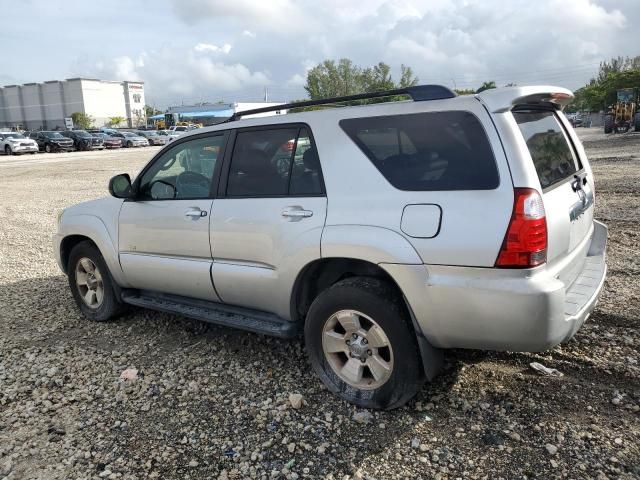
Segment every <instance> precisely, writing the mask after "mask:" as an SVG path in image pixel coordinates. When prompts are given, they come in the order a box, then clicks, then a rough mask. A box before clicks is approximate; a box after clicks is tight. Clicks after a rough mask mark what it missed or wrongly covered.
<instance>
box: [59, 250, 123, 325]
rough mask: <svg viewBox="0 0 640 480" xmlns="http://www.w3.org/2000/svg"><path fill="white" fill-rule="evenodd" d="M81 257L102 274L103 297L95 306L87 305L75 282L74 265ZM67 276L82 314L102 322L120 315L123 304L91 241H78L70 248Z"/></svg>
mask: <svg viewBox="0 0 640 480" xmlns="http://www.w3.org/2000/svg"><path fill="white" fill-rule="evenodd" d="M82 258H88V259H89V260H91V261H92V262H93V263H94V264H95V265H96V266H97V267H98V269H99V270H100V273H101V276H102V285H103V289H104V297H103V300H102V303H101V304H100V306H98V307H97V308H91V307H89V306H88V305H87V304H86V303H85V302H84V300H83V299H82V297H81V294H80V290H79V287H78V286H77V284H76V266H77V265H78V263H79V261H80V260H81V259H82ZM67 276H68V279H69V287H70V288H71V294H72V295H73V298H74V300H75V301H76V304H77V305H78V308H80V311H81V312H82V314H83V315H84V316H85V317H87V318H88V319H89V320H91V321H93V322H103V321H105V320H109V319H111V318H114V317H116V316H118V315H120V314H121V313H122V312H123V311H124V305H123V304H122V303H121V302H120V300H119V298H118V297H117V295H116V291H115V289H114V285H115V283H114V281H113V279H112V278H111V274H110V273H109V268H108V267H107V264H106V262H105V261H104V258H102V254H101V253H100V251H99V250H98V248H97V247H96V246H95V245H94V244H93V243H91V242H89V241H85V242H80V243H79V244H77V245H76V246H75V247H73V249H72V250H71V254H70V255H69V263H68V265H67Z"/></svg>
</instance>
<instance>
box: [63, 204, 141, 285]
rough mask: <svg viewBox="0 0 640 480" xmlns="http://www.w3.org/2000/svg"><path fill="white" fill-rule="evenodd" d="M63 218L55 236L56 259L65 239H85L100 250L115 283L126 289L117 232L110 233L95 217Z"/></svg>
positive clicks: (75, 216)
mask: <svg viewBox="0 0 640 480" xmlns="http://www.w3.org/2000/svg"><path fill="white" fill-rule="evenodd" d="M63 218H64V221H63V222H62V223H61V225H60V227H59V230H58V234H57V235H56V248H57V251H56V256H57V258H60V255H61V251H60V248H61V244H62V242H63V241H64V239H65V238H67V237H69V236H72V235H81V236H83V237H87V238H89V239H90V240H91V241H92V242H93V243H95V244H96V246H97V247H98V249H99V250H100V253H101V254H102V257H103V258H104V260H105V262H106V264H107V267H109V272H110V273H111V276H112V277H113V279H114V280H115V282H116V283H117V284H118V285H120V286H121V287H128V286H129V285H128V283H127V281H126V279H125V276H124V274H123V272H122V267H121V266H120V260H119V257H118V239H117V232H114V233H111V232H110V231H109V229H108V228H107V226H106V225H105V224H104V222H103V221H102V219H101V218H100V217H97V216H95V215H89V214H76V215H64V217H63ZM114 237H115V238H114ZM59 263H60V262H59ZM61 267H62V265H61Z"/></svg>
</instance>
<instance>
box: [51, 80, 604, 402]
mask: <svg viewBox="0 0 640 480" xmlns="http://www.w3.org/2000/svg"><path fill="white" fill-rule="evenodd" d="M390 95H406V96H408V97H410V98H411V100H408V101H396V102H389V103H373V104H369V105H365V106H355V107H343V108H331V109H325V110H320V111H306V112H301V113H290V114H286V115H276V116H262V117H259V118H250V119H244V120H239V119H238V118H236V117H232V118H231V119H230V121H228V122H225V123H223V124H220V125H216V126H214V127H210V128H204V129H198V130H195V131H193V132H189V133H185V134H184V135H183V136H181V137H180V138H178V139H176V140H175V141H173V142H171V143H170V144H168V145H167V146H165V147H164V148H163V149H162V150H161V151H160V152H159V153H157V154H156V155H155V156H154V157H153V159H152V160H151V161H150V162H149V163H148V165H147V166H146V167H144V169H143V170H142V171H141V172H140V173H139V175H138V176H137V177H136V178H135V180H134V181H131V179H130V177H129V176H128V175H126V174H123V175H118V176H116V177H114V178H112V179H111V181H110V184H109V191H110V193H111V196H110V197H108V198H103V199H100V200H94V201H90V202H86V203H83V204H80V205H76V206H73V207H70V208H67V209H66V210H64V211H63V212H62V213H61V214H60V217H59V220H58V232H57V234H56V235H55V240H54V243H55V255H56V257H57V260H58V263H59V265H60V267H61V268H62V270H63V271H64V272H65V273H66V274H67V275H68V278H69V285H70V287H71V291H72V293H73V296H74V298H75V300H76V302H77V304H78V306H79V308H80V310H81V311H82V312H83V313H84V315H85V316H86V317H88V318H89V319H90V320H94V321H103V320H107V319H109V318H112V317H114V316H116V315H118V314H120V313H121V312H122V311H123V308H124V307H125V306H127V305H134V306H138V307H146V308H150V309H155V310H158V311H164V312H170V313H175V314H179V315H184V316H188V317H192V318H196V319H200V320H204V321H208V322H213V323H217V324H221V325H226V326H232V327H238V328H242V329H245V330H248V331H252V332H258V333H264V334H268V335H275V336H279V337H294V336H296V335H297V334H298V333H299V332H303V333H304V339H305V343H306V349H307V352H308V355H309V358H310V361H311V364H312V365H313V368H314V369H315V371H316V373H317V374H318V375H319V377H320V378H321V379H322V381H323V382H324V383H325V385H326V386H327V387H328V388H329V389H330V390H331V391H332V392H335V393H336V394H338V395H339V396H341V397H342V398H344V399H346V400H347V401H349V402H352V403H354V404H356V405H359V406H362V407H372V408H393V407H397V406H400V405H402V404H403V403H405V402H406V401H407V400H409V399H410V398H411V397H412V396H413V395H414V394H415V393H416V392H417V391H418V389H419V388H420V386H421V384H422V382H423V381H424V380H430V379H431V378H433V376H434V375H435V374H436V373H437V372H438V370H439V368H440V365H441V361H442V351H443V349H448V348H477V349H492V350H511V351H540V350H545V349H548V348H550V347H553V346H554V345H557V344H558V343H560V342H565V341H567V340H569V339H570V338H571V337H572V336H573V335H574V334H575V333H576V331H577V330H578V328H580V326H581V325H582V324H583V322H584V321H585V320H586V318H587V317H588V316H589V314H590V313H591V311H592V310H593V308H594V306H595V305H596V302H597V299H598V295H599V293H600V290H601V289H602V285H603V282H604V278H605V274H606V264H605V247H606V239H607V229H606V227H605V226H604V225H603V224H602V223H600V222H597V221H595V220H594V219H593V211H594V178H593V174H592V172H591V169H590V167H589V163H588V161H587V157H586V155H585V152H584V149H583V148H582V145H581V143H580V141H579V140H578V137H577V136H576V134H575V132H574V131H573V129H572V128H571V125H570V124H569V122H568V120H567V119H566V117H565V116H564V115H562V114H561V108H562V106H563V105H564V104H566V102H568V101H569V100H570V99H571V98H572V94H571V92H569V91H568V90H565V89H562V88H557V87H544V86H543V87H513V88H499V89H494V90H488V91H485V92H482V93H480V94H477V95H469V96H455V94H453V93H452V92H451V91H450V90H448V89H447V88H445V87H441V86H435V85H431V86H429V85H427V86H418V87H410V88H407V89H401V90H394V91H388V92H379V93H376V94H368V95H356V96H350V97H340V98H337V99H336V98H334V99H329V100H326V101H313V102H302V103H299V104H291V105H285V106H283V105H280V106H278V107H277V109H278V110H285V109H288V108H293V107H296V106H298V107H299V106H308V105H317V104H322V103H334V104H335V103H337V102H344V101H352V100H359V99H362V98H366V99H369V98H372V97H375V98H377V97H382V96H390ZM275 108H276V107H269V108H264V109H257V110H252V111H248V112H243V113H241V114H237V115H249V114H259V113H265V112H267V111H269V110H273V109H275Z"/></svg>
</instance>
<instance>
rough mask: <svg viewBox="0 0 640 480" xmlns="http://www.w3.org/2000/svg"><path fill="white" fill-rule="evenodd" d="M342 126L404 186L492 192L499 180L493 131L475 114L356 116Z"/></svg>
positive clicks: (381, 168) (395, 183) (392, 179)
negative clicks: (491, 136)
mask: <svg viewBox="0 0 640 480" xmlns="http://www.w3.org/2000/svg"><path fill="white" fill-rule="evenodd" d="M340 126H341V127H342V129H343V130H344V131H345V132H346V133H347V135H349V137H350V138H351V140H352V141H353V142H354V143H355V144H356V145H357V146H358V147H359V148H360V150H362V152H363V153H364V154H365V155H366V156H367V157H369V160H371V162H372V163H373V164H374V165H375V166H376V168H377V169H378V170H379V171H380V173H382V175H384V177H385V178H386V179H387V180H388V181H389V182H390V183H391V184H392V185H393V186H394V187H396V188H398V189H400V190H409V191H438V190H492V189H494V188H496V187H497V186H498V184H499V181H500V179H499V176H498V169H497V166H496V162H495V157H494V156H493V151H492V149H491V145H490V143H489V139H488V138H487V134H486V133H485V131H484V129H483V127H482V125H481V124H480V121H479V120H478V119H477V118H476V116H475V115H473V114H472V113H470V112H464V111H450V112H425V113H415V114H407V115H389V116H380V117H363V118H350V119H345V120H341V121H340Z"/></svg>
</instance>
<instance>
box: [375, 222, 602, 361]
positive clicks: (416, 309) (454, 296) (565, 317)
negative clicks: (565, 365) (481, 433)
mask: <svg viewBox="0 0 640 480" xmlns="http://www.w3.org/2000/svg"><path fill="white" fill-rule="evenodd" d="M587 241H588V242H589V245H588V249H587V255H586V259H585V262H584V265H583V267H582V270H581V271H580V272H579V273H578V275H577V276H576V277H575V280H574V281H573V282H572V283H571V284H570V285H567V284H565V283H564V282H563V281H561V280H560V279H559V278H558V275H555V274H554V273H553V272H550V271H548V270H547V269H545V268H544V267H542V268H538V269H533V270H528V271H524V270H502V269H495V268H473V267H448V266H431V265H428V266H421V265H398V264H382V265H381V266H382V267H383V268H384V269H385V270H387V272H389V273H390V274H391V276H392V277H393V278H394V279H395V280H396V282H397V283H398V285H399V286H400V288H401V289H402V291H403V292H404V294H405V297H406V299H407V301H408V303H409V306H410V307H411V309H412V311H413V314H414V315H415V318H416V320H417V321H418V324H419V326H420V328H421V329H422V333H423V334H424V336H425V337H426V338H427V339H428V340H429V342H430V343H431V344H432V345H433V346H435V347H440V348H477V349H486V350H510V351H542V350H546V349H548V348H551V347H553V346H555V345H557V344H559V343H562V342H565V341H568V340H569V339H571V337H573V335H575V333H576V332H577V331H578V329H579V328H580V327H581V326H582V324H583V323H584V322H585V320H586V319H587V318H588V317H589V315H590V314H591V312H592V311H593V309H594V308H595V306H596V304H597V302H598V297H599V295H600V292H601V290H602V287H603V284H604V280H605V276H606V271H607V267H606V242H607V227H606V226H605V225H604V224H602V223H600V222H596V221H594V228H593V232H592V234H591V236H590V238H588V239H587Z"/></svg>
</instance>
